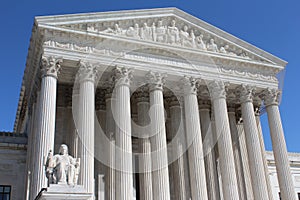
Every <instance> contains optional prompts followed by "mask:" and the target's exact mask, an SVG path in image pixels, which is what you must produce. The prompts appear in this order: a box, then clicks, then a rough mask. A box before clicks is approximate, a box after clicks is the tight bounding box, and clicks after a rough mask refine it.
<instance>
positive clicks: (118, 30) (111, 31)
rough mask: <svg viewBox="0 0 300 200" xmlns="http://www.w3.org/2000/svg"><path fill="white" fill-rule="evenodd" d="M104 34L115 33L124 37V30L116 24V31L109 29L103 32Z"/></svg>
mask: <svg viewBox="0 0 300 200" xmlns="http://www.w3.org/2000/svg"><path fill="white" fill-rule="evenodd" d="M101 32H102V33H113V34H116V35H123V34H124V32H125V31H124V30H123V29H122V28H120V27H119V24H115V25H114V29H111V28H107V29H105V30H104V31H101Z"/></svg>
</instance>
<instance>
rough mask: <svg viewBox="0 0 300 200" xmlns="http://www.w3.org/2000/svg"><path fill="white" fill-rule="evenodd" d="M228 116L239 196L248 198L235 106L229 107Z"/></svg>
mask: <svg viewBox="0 0 300 200" xmlns="http://www.w3.org/2000/svg"><path fill="white" fill-rule="evenodd" d="M228 110H229V111H228V117H229V124H230V131H231V137H232V143H233V156H234V160H235V170H236V177H237V181H238V188H239V196H240V199H247V196H246V195H247V193H246V187H245V182H244V172H243V167H242V158H241V152H240V145H239V141H238V140H239V135H238V130H237V126H236V116H235V111H234V108H229V109H228Z"/></svg>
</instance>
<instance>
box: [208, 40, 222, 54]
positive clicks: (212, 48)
mask: <svg viewBox="0 0 300 200" xmlns="http://www.w3.org/2000/svg"><path fill="white" fill-rule="evenodd" d="M207 50H208V51H213V52H219V50H218V46H217V45H216V43H215V41H214V39H210V40H209V43H208V44H207Z"/></svg>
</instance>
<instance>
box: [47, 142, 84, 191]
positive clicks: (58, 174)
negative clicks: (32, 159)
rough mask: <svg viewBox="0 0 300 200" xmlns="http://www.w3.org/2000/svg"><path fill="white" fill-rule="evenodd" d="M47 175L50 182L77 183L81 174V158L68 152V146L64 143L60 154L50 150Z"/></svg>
mask: <svg viewBox="0 0 300 200" xmlns="http://www.w3.org/2000/svg"><path fill="white" fill-rule="evenodd" d="M45 167H46V176H47V178H48V184H49V185H50V184H68V185H76V184H77V180H78V175H79V159H76V158H73V157H72V156H70V155H69V154H68V146H67V145H65V144H62V145H61V146H60V148H59V154H56V155H53V154H52V152H51V151H50V152H49V154H48V157H47V159H46V165H45Z"/></svg>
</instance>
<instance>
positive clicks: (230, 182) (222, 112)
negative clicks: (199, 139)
mask: <svg viewBox="0 0 300 200" xmlns="http://www.w3.org/2000/svg"><path fill="white" fill-rule="evenodd" d="M208 89H209V92H210V95H211V98H212V102H213V108H214V116H215V122H216V135H217V138H218V149H219V160H220V171H221V176H222V189H223V197H224V200H238V199H239V193H238V187H237V185H238V184H237V179H236V171H235V165H234V156H233V150H232V141H231V134H230V127H229V120H228V114H227V105H226V92H225V85H224V83H223V82H221V81H212V82H210V83H209V84H208Z"/></svg>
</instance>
